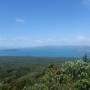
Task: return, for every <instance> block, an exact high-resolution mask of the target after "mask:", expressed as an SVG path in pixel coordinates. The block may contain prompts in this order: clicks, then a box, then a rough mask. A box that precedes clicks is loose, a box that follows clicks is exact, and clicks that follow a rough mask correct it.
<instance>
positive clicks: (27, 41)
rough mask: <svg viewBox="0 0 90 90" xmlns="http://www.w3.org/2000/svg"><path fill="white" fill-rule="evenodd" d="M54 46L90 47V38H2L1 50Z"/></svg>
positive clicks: (0, 40) (80, 36) (0, 42)
mask: <svg viewBox="0 0 90 90" xmlns="http://www.w3.org/2000/svg"><path fill="white" fill-rule="evenodd" d="M51 45H52V46H54V45H58V46H60V45H90V37H87V36H83V35H79V36H75V37H64V38H63V37H62V38H51V37H50V38H46V39H39V38H36V39H35V38H34V39H33V38H30V37H24V36H22V37H12V38H4V37H1V38H0V48H24V47H38V46H51Z"/></svg>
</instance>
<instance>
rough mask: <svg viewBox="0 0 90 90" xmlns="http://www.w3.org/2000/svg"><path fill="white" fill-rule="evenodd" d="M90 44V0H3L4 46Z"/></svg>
mask: <svg viewBox="0 0 90 90" xmlns="http://www.w3.org/2000/svg"><path fill="white" fill-rule="evenodd" d="M53 45H58V46H60V45H90V0H0V48H19V47H37V46H53Z"/></svg>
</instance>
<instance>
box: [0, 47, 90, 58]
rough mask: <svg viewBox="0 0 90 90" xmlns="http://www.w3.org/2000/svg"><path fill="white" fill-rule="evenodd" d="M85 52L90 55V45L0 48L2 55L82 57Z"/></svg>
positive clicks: (0, 54)
mask: <svg viewBox="0 0 90 90" xmlns="http://www.w3.org/2000/svg"><path fill="white" fill-rule="evenodd" d="M85 53H87V55H88V56H90V47H75V46H73V47H71V46H69V47H39V48H27V49H6V50H0V56H44V57H45V56H48V57H76V56H78V57H82V56H83V55H84V54H85Z"/></svg>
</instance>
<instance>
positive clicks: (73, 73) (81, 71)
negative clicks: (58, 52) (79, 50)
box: [0, 56, 90, 90]
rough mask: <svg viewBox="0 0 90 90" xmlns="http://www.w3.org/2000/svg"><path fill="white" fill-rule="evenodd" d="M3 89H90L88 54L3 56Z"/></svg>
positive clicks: (0, 77) (0, 84) (0, 61)
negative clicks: (80, 55) (81, 56)
mask: <svg viewBox="0 0 90 90" xmlns="http://www.w3.org/2000/svg"><path fill="white" fill-rule="evenodd" d="M0 90H90V62H89V60H88V61H87V57H86V56H85V57H83V59H80V58H33V57H0Z"/></svg>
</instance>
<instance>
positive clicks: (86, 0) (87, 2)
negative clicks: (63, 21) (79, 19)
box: [82, 0, 90, 6]
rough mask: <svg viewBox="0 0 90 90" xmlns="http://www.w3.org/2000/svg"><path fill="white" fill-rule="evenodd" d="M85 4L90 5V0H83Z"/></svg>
mask: <svg viewBox="0 0 90 90" xmlns="http://www.w3.org/2000/svg"><path fill="white" fill-rule="evenodd" d="M82 2H83V4H84V5H87V6H90V0H82Z"/></svg>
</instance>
